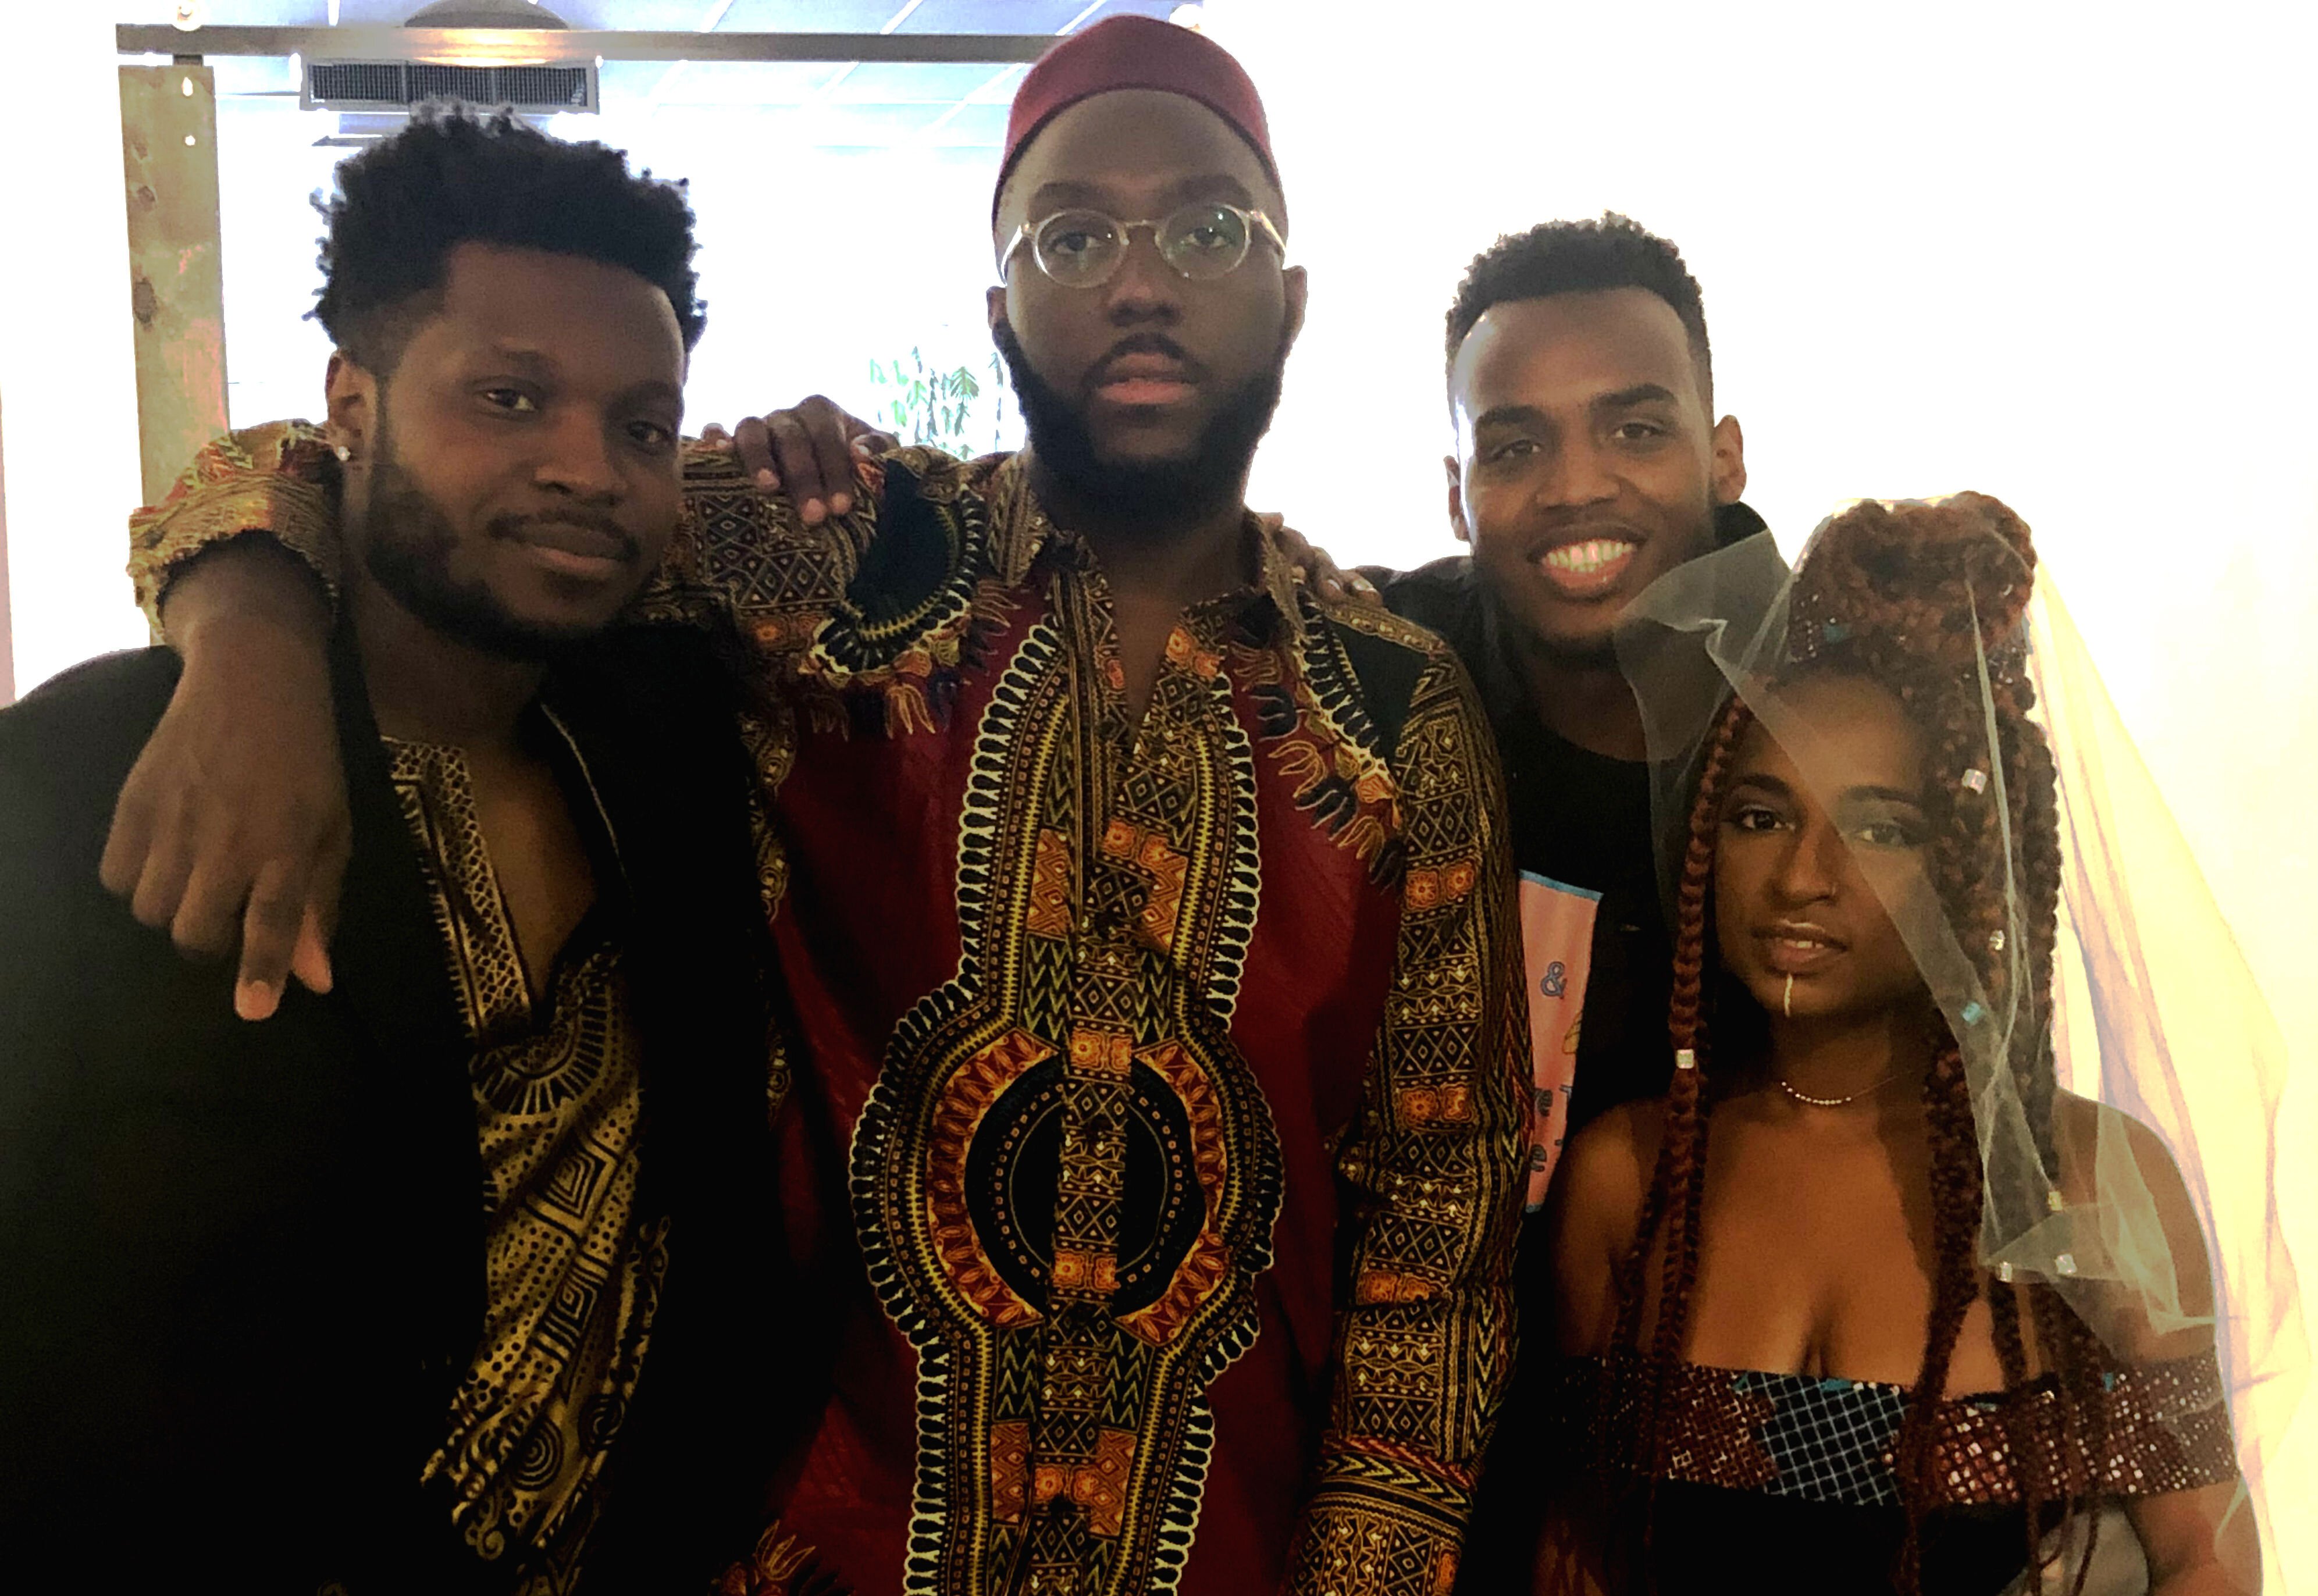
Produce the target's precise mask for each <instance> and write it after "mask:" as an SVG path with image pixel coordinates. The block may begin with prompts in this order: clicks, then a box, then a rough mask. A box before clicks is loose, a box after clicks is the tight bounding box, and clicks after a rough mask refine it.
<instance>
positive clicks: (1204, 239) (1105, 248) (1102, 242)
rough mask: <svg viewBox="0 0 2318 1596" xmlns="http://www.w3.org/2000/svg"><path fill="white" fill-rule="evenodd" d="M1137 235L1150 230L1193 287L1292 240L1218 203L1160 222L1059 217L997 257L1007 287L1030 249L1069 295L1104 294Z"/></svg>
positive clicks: (1090, 214)
mask: <svg viewBox="0 0 2318 1596" xmlns="http://www.w3.org/2000/svg"><path fill="white" fill-rule="evenodd" d="M1138 228H1149V229H1151V240H1152V242H1153V243H1154V244H1155V245H1157V246H1158V248H1159V258H1160V259H1162V260H1163V261H1165V262H1166V263H1167V265H1169V267H1171V268H1172V270H1173V271H1174V273H1175V274H1176V275H1177V276H1179V277H1188V278H1190V279H1191V280H1192V281H1193V282H1211V281H1213V280H1214V279H1216V278H1217V277H1228V276H1229V275H1231V273H1234V272H1235V271H1237V270H1238V269H1239V264H1240V262H1242V261H1244V260H1245V259H1246V258H1247V248H1248V245H1249V244H1250V243H1251V242H1253V240H1254V239H1255V238H1258V237H1259V236H1260V237H1262V238H1265V239H1267V240H1268V241H1269V242H1270V243H1271V247H1273V248H1274V249H1276V250H1278V251H1280V254H1281V255H1283V256H1284V255H1286V254H1287V253H1288V244H1287V240H1285V239H1283V238H1281V237H1280V229H1278V228H1276V227H1274V226H1273V225H1272V222H1271V218H1270V217H1268V216H1266V215H1265V214H1264V213H1263V212H1262V211H1243V210H1242V209H1240V207H1238V206H1237V205H1226V204H1225V203H1223V202H1221V201H1219V200H1201V201H1199V202H1196V203H1193V204H1190V205H1185V206H1182V207H1181V208H1179V209H1177V210H1174V211H1169V212H1168V213H1167V214H1166V215H1165V216H1163V217H1162V218H1161V219H1160V220H1157V221H1121V220H1119V219H1118V218H1117V217H1115V216H1105V215H1104V214H1103V213H1102V212H1101V211H1056V212H1055V213H1054V214H1053V215H1052V216H1049V217H1047V218H1046V219H1045V220H1041V221H1026V222H1024V223H1023V224H1022V225H1021V227H1020V229H1017V230H1016V232H1015V234H1014V238H1013V241H1012V242H1011V243H1010V244H1008V245H1007V247H1006V253H1005V254H1004V255H1002V256H999V258H998V275H999V279H1000V280H1001V281H1004V280H1005V278H1006V274H1007V273H1008V272H1009V270H1011V267H1012V265H1013V261H1014V255H1015V252H1016V251H1017V250H1019V249H1020V248H1021V247H1022V246H1023V245H1025V244H1028V245H1029V247H1030V258H1031V259H1032V260H1035V261H1037V262H1038V270H1040V271H1041V272H1044V273H1046V274H1047V276H1049V277H1051V278H1053V279H1054V280H1055V281H1056V282H1059V283H1061V284H1062V285H1063V286H1064V287H1065V288H1099V287H1101V285H1102V284H1103V283H1106V282H1110V280H1111V278H1112V277H1113V276H1115V275H1116V274H1117V273H1118V271H1119V262H1121V261H1123V260H1125V259H1126V258H1127V247H1128V241H1129V240H1130V239H1132V238H1134V236H1135V231H1136V229H1138Z"/></svg>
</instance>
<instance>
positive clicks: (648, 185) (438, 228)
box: [312, 101, 707, 376]
mask: <svg viewBox="0 0 2318 1596" xmlns="http://www.w3.org/2000/svg"><path fill="white" fill-rule="evenodd" d="M336 186H337V193H334V194H332V195H331V196H330V197H329V199H328V201H327V202H326V201H325V200H324V199H323V198H322V196H321V195H320V194H319V193H318V194H316V195H315V196H314V208H315V209H316V210H317V211H320V212H321V213H322V216H323V219H324V220H326V221H328V223H329V232H328V236H327V237H325V238H323V239H322V241H321V242H322V255H321V261H320V265H321V268H322V291H321V293H320V295H319V298H318V299H317V300H316V301H315V304H314V309H313V311H312V315H313V317H314V318H315V319H316V320H318V321H319V322H320V323H321V324H322V326H323V327H324V328H326V329H327V330H328V333H329V335H330V337H331V339H332V340H333V341H334V342H336V343H337V345H338V347H339V348H341V349H343V350H345V351H346V354H349V355H350V356H352V357H353V358H354V359H355V361H357V362H359V363H361V364H362V365H364V366H365V367H367V368H368V369H369V370H371V371H373V372H377V373H378V374H379V375H381V376H385V375H387V374H389V373H390V372H391V371H392V369H393V366H394V363H395V362H396V361H397V360H399V359H400V358H401V354H402V349H403V345H404V344H406V343H407V342H408V341H409V336H410V334H411V332H412V331H413V329H414V328H415V327H417V326H418V323H419V322H421V321H423V320H425V319H426V318H427V315H429V314H431V312H432V309H433V307H434V305H435V304H436V301H437V300H439V297H440V295H441V293H442V291H443V285H444V278H445V273H447V271H448V269H449V261H450V256H451V252H452V251H453V250H454V249H455V248H456V247H459V246H460V245H462V244H494V245H499V246H501V247H506V248H510V249H537V250H543V251H544V252H546V253H548V254H550V255H565V256H576V257H578V258H580V259H582V260H590V261H596V262H599V263H600V264H602V265H607V266H618V267H621V268H623V269H624V270H626V271H630V272H633V273H635V274H636V275H637V276H639V277H642V279H643V280H644V281H645V282H649V283H651V285H652V286H653V287H655V288H657V289H659V290H660V291H661V292H663V293H665V294H666V295H668V302H669V304H670V305H671V306H673V307H674V308H675V310H676V322H677V326H678V327H679V328H681V329H682V331H683V334H684V346H685V348H686V349H687V350H690V349H691V348H692V346H693V345H695V344H697V343H698V342H699V341H700V334H701V330H702V328H703V327H705V325H706V323H707V316H706V308H705V306H704V305H703V303H702V302H701V300H700V299H699V296H698V294H697V293H696V288H697V286H698V282H699V277H698V274H697V273H695V272H694V271H693V269H692V256H693V252H694V250H695V248H696V244H695V241H694V239H693V236H692V207H691V205H690V203H689V202H687V198H686V195H685V190H684V185H683V184H680V183H663V182H659V181H656V180H654V178H653V177H652V175H651V173H649V172H646V173H645V174H643V175H642V176H640V177H639V176H633V175H630V173H629V171H628V163H627V156H626V154H625V152H624V151H621V150H616V149H611V148H606V147H605V146H604V145H601V144H595V143H588V144H576V143H566V142H564V141H563V140H562V139H551V138H549V137H548V136H547V135H546V134H544V133H542V132H540V131H539V130H537V129H535V128H532V127H529V126H527V125H526V124H525V123H523V122H521V121H517V119H516V117H515V115H514V113H513V112H506V111H501V112H497V113H495V114H488V115H487V114H481V113H479V112H475V111H474V110H472V109H470V108H469V107H467V106H464V105H461V104H458V103H455V102H448V101H437V102H433V103H428V104H426V105H422V106H421V107H419V108H418V111H417V112H415V113H414V114H413V116H412V118H411V121H410V125H409V127H407V128H405V129H403V130H402V131H400V133H397V134H396V135H395V136H394V137H393V138H391V139H386V140H384V141H383V142H382V143H379V144H376V145H373V147H372V148H369V149H366V150H364V151H363V152H362V153H361V154H360V155H358V156H355V157H352V158H351V159H349V160H346V161H345V162H343V163H341V164H340V165H339V166H338V169H337V180H336Z"/></svg>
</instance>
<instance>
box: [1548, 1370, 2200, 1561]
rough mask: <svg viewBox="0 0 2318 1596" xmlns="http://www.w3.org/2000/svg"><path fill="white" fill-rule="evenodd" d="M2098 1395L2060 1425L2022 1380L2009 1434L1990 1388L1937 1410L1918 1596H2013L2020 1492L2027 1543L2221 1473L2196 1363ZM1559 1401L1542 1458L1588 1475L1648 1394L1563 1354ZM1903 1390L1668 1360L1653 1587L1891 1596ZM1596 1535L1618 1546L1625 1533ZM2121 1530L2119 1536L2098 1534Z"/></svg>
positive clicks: (2021, 1545) (2050, 1392) (1634, 1382)
mask: <svg viewBox="0 0 2318 1596" xmlns="http://www.w3.org/2000/svg"><path fill="white" fill-rule="evenodd" d="M2099 1393H2100V1394H2099V1398H2098V1404H2097V1406H2098V1411H2097V1412H2089V1413H2087V1412H2080V1413H2079V1414H2077V1415H2076V1420H2077V1422H2076V1423H2075V1424H2074V1425H2073V1426H2071V1424H2070V1423H2069V1422H2068V1420H2067V1415H2065V1414H2064V1412H2063V1411H2062V1404H2061V1403H2060V1400H2059V1391H2058V1388H2057V1386H2056V1385H2055V1383H2054V1382H2053V1381H2052V1380H2050V1379H2049V1378H2047V1379H2040V1380H2037V1381H2035V1382H2033V1383H2032V1384H2031V1385H2029V1386H2028V1387H2026V1392H2025V1394H2026V1397H2027V1399H2028V1400H2027V1402H2026V1406H2025V1409H2024V1411H2022V1412H2019V1413H2017V1414H2016V1415H2015V1417H2014V1419H2013V1421H2012V1422H2011V1423H2010V1424H2009V1425H2008V1424H2007V1423H2006V1422H2005V1418H2004V1407H2005V1400H2004V1397H2003V1395H2002V1394H1998V1393H1990V1394H1979V1395H1972V1396H1963V1397H1957V1398H1954V1399H1951V1400H1949V1401H1946V1402H1944V1403H1941V1404H1940V1405H1939V1408H1938V1410H1937V1414H1936V1421H1935V1440H1934V1447H1935V1459H1936V1469H1935V1477H1936V1481H1937V1484H1938V1489H1937V1501H1936V1505H1935V1506H1934V1507H1933V1509H1932V1510H1931V1511H1930V1512H1929V1513H1928V1514H1927V1517H1926V1520H1925V1522H1924V1524H1923V1527H1922V1539H1921V1541H1920V1543H1919V1550H1920V1553H1921V1557H1922V1562H1921V1583H1922V1590H1923V1592H1925V1596H1998V1593H1999V1592H2004V1591H2007V1590H2008V1589H2010V1588H2012V1587H2013V1586H2014V1585H2015V1582H2017V1580H2018V1578H2019V1576H2020V1575H2021V1574H2022V1572H2023V1571H2024V1570H2025V1569H2026V1565H2027V1547H2028V1533H2027V1523H2026V1518H2025V1516H2024V1514H2025V1510H2024V1508H2023V1507H2022V1505H2021V1503H2022V1498H2023V1493H2022V1489H2021V1487H2022V1484H2023V1483H2024V1481H2033V1482H2034V1483H2035V1484H2036V1485H2037V1486H2038V1495H2039V1496H2040V1497H2041V1498H2042V1499H2043V1500H2044V1502H2045V1504H2046V1511H2045V1514H2044V1521H2043V1522H2042V1523H2040V1524H2039V1526H2038V1529H2039V1533H2040V1534H2042V1533H2044V1532H2047V1531H2050V1530H2052V1529H2054V1528H2055V1526H2056V1525H2057V1524H2058V1523H2059V1522H2060V1520H2061V1519H2062V1516H2063V1514H2064V1513H2065V1512H2066V1511H2067V1506H2068V1504H2070V1503H2079V1504H2083V1503H2088V1502H2096V1501H2099V1500H2103V1499H2110V1500H2114V1499H2116V1498H2122V1497H2132V1496H2141V1495H2150V1494H2154V1493H2160V1492H2166V1491H2182V1490H2189V1489H2193V1488H2195V1487H2197V1486H2200V1485H2206V1484H2215V1483H2216V1482H2219V1481H2224V1480H2228V1479H2232V1478H2234V1477H2235V1476H2236V1474H2237V1460H2236V1457H2235V1454H2234V1450H2233V1445H2232V1441H2231V1436H2230V1423H2229V1410H2228V1405H2227V1403H2226V1402H2225V1401H2224V1394H2223V1387H2222V1380H2221V1374H2220V1370H2219V1368H2218V1367H2217V1366H2216V1364H2215V1359H2214V1358H2213V1356H2212V1355H2211V1354H2205V1355H2201V1356H2198V1357H2194V1358H2181V1359H2178V1360H2175V1361H2172V1362H2168V1363H2160V1364H2151V1365H2145V1366H2143V1367H2139V1368H2132V1369H2123V1370H2118V1371H2116V1372H2113V1373H2109V1374H2107V1375H2104V1376H2102V1379H2101V1381H2100V1385H2099ZM1558 1395H1559V1400H1558V1401H1557V1403H1555V1407H1556V1412H1555V1414H1554V1423H1553V1427H1552V1428H1553V1430H1555V1432H1556V1434H1555V1436H1554V1440H1555V1443H1556V1445H1557V1450H1558V1457H1557V1461H1558V1462H1559V1464H1560V1466H1562V1467H1564V1468H1565V1469H1576V1470H1583V1471H1586V1472H1588V1473H1594V1474H1597V1475H1598V1473H1599V1472H1600V1470H1601V1465H1602V1462H1603V1459H1602V1457H1601V1456H1600V1452H1601V1450H1602V1448H1604V1444H1605V1443H1604V1438H1605V1437H1614V1436H1618V1435H1621V1434H1625V1433H1631V1424H1632V1422H1633V1421H1634V1420H1635V1419H1636V1418H1637V1417H1638V1415H1639V1412H1640V1403H1642V1402H1643V1401H1644V1400H1646V1397H1647V1390H1646V1387H1645V1385H1644V1383H1643V1366H1642V1363H1641V1360H1640V1358H1634V1357H1631V1356H1627V1357H1624V1358H1619V1359H1616V1360H1614V1361H1613V1362H1612V1363H1610V1364H1608V1365H1607V1366H1606V1367H1605V1365H1604V1362H1603V1361H1602V1360H1599V1359H1595V1358H1583V1359H1571V1360H1568V1362H1567V1363H1566V1364H1565V1366H1564V1367H1563V1368H1562V1370H1561V1374H1560V1380H1559V1393H1558ZM1907 1395H1908V1393H1907V1388H1906V1387H1904V1386H1901V1385H1884V1384H1879V1383H1877V1382H1873V1381H1864V1380H1839V1379H1823V1378H1819V1377H1817V1376H1809V1375H1783V1374H1769V1373H1765V1372H1763V1371H1760V1370H1755V1369H1730V1368H1713V1367H1706V1366H1703V1365H1699V1364H1680V1365H1677V1366H1676V1368H1675V1369H1674V1371H1673V1374H1672V1378H1671V1384H1670V1385H1669V1388H1668V1390H1667V1405H1666V1407H1665V1409H1664V1412H1665V1414H1666V1423H1667V1440H1668V1445H1667V1454H1666V1466H1665V1469H1664V1474H1663V1476H1662V1478H1661V1482H1660V1484H1659V1486H1658V1490H1657V1492H1656V1493H1655V1503H1654V1522H1655V1524H1656V1526H1657V1529H1656V1532H1655V1534H1654V1535H1653V1536H1652V1537H1651V1553H1650V1556H1649V1571H1650V1580H1651V1583H1652V1584H1653V1586H1654V1588H1655V1589H1656V1591H1657V1592H1659V1593H1660V1596H1686V1593H1688V1592H1700V1593H1702V1596H1703V1592H1726V1591H1729V1590H1731V1589H1733V1588H1753V1587H1756V1586H1759V1587H1761V1588H1775V1589H1778V1590H1780V1591H1782V1592H1875V1591H1882V1590H1888V1589H1890V1583H1891V1569H1892V1565H1893V1562H1894V1559H1895V1558H1896V1556H1897V1555H1898V1552H1899V1549H1900V1542H1901V1540H1902V1539H1903V1538H1904V1537H1905V1535H1906V1532H1907V1522H1906V1517H1905V1514H1904V1512H1903V1511H1902V1509H1901V1506H1900V1491H1899V1482H1898V1479H1897V1476H1896V1473H1895V1470H1894V1463H1893V1455H1894V1449H1895V1448H1896V1446H1897V1443H1898V1440H1899V1434H1900V1420H1901V1417H1902V1415H1903V1413H1904V1412H1905V1409H1906V1403H1907ZM1604 1403H1606V1406H1605V1405H1604ZM1597 1420H1604V1421H1606V1424H1597V1422H1596V1421H1597ZM1632 1506H1633V1504H1632V1503H1631V1502H1630V1503H1629V1508H1630V1511H1631V1507H1632ZM1603 1528H1604V1529H1609V1530H1610V1532H1611V1534H1612V1535H1613V1537H1620V1538H1623V1537H1631V1536H1632V1533H1633V1531H1635V1530H1636V1529H1638V1528H1639V1526H1638V1525H1636V1524H1632V1523H1627V1524H1622V1525H1619V1526H1604V1527H1603ZM2130 1533H2131V1531H2130V1530H2129V1529H2125V1527H2124V1526H2123V1525H2122V1524H2121V1523H2120V1524H2115V1525H2113V1526H2112V1528H2111V1529H2108V1530H2107V1531H2105V1532H2104V1534H2105V1535H2115V1534H2123V1535H2127V1536H2129V1535H2130ZM1629 1544H1633V1542H1632V1541H1631V1540H1630V1541H1629ZM2134 1560H2135V1561H2136V1562H2137V1561H2138V1557H2137V1554H2134ZM2071 1568H2073V1564H2071Z"/></svg>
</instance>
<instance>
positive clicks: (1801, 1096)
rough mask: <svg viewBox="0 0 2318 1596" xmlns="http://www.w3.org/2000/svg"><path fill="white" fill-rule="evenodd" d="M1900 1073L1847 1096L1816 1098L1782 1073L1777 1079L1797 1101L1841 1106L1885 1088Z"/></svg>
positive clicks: (1810, 1105) (1814, 1106) (1818, 1105)
mask: <svg viewBox="0 0 2318 1596" xmlns="http://www.w3.org/2000/svg"><path fill="white" fill-rule="evenodd" d="M1899 1074H1900V1071H1897V1070H1894V1071H1891V1073H1889V1074H1887V1075H1885V1076H1884V1077H1883V1078H1882V1080H1871V1081H1869V1082H1868V1083H1867V1084H1866V1085H1865V1086H1863V1087H1861V1088H1860V1089H1858V1090H1857V1091H1855V1092H1853V1093H1852V1094H1851V1095H1850V1096H1849V1097H1847V1098H1815V1097H1813V1096H1811V1095H1810V1093H1809V1092H1807V1091H1797V1090H1796V1089H1794V1088H1793V1087H1792V1086H1789V1085H1788V1084H1787V1078H1786V1077H1785V1076H1783V1075H1782V1076H1779V1077H1778V1078H1777V1079H1778V1082H1779V1089H1780V1090H1781V1091H1783V1092H1784V1093H1786V1094H1787V1096H1789V1097H1791V1098H1794V1100H1795V1101H1796V1102H1798V1103H1801V1104H1803V1105H1804V1106H1805V1107H1811V1108H1840V1107H1843V1106H1844V1105H1845V1104H1846V1103H1855V1102H1857V1101H1859V1099H1860V1098H1864V1097H1866V1096H1867V1095H1868V1094H1869V1093H1871V1092H1877V1091H1881V1090H1882V1089H1883V1088H1885V1087H1887V1086H1889V1085H1891V1082H1892V1081H1893V1080H1897V1079H1898V1078H1899Z"/></svg>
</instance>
